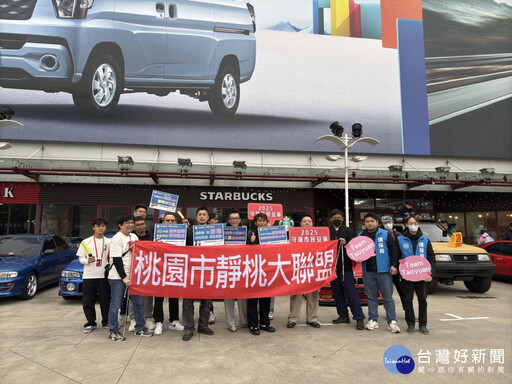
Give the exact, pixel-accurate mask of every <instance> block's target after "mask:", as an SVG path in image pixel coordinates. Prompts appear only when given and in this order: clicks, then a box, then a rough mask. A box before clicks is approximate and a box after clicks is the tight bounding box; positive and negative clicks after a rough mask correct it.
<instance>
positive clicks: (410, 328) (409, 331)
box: [407, 325, 414, 333]
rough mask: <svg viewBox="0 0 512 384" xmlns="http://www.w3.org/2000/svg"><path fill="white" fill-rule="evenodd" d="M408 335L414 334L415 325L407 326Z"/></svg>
mask: <svg viewBox="0 0 512 384" xmlns="http://www.w3.org/2000/svg"><path fill="white" fill-rule="evenodd" d="M407 333H414V325H408V326H407Z"/></svg>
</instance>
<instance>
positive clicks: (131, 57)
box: [114, 0, 167, 85]
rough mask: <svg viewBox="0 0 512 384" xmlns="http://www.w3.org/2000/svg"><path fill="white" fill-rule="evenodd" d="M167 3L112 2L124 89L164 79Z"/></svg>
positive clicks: (147, 1)
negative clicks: (156, 79)
mask: <svg viewBox="0 0 512 384" xmlns="http://www.w3.org/2000/svg"><path fill="white" fill-rule="evenodd" d="M165 3H166V0H161V1H159V0H156V1H154V0H122V1H116V2H115V4H116V5H115V13H114V24H115V27H116V42H117V43H118V44H119V46H120V47H121V50H122V52H123V57H124V63H125V79H126V82H127V85H130V84H133V82H134V81H135V80H138V81H139V82H144V80H146V82H147V81H150V80H151V79H152V78H153V79H154V78H163V74H164V65H163V63H164V62H165V56H166V52H165V45H166V30H165V25H166V19H167V18H166V11H165Z"/></svg>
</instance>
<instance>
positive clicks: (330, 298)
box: [318, 264, 382, 305]
mask: <svg viewBox="0 0 512 384" xmlns="http://www.w3.org/2000/svg"><path fill="white" fill-rule="evenodd" d="M354 278H355V279H356V292H357V296H358V297H359V301H360V302H361V304H362V305H367V304H368V296H366V294H365V293H364V284H363V267H362V266H361V264H356V265H355V266H354ZM345 300H346V301H347V305H348V298H347V296H345ZM381 301H382V297H381V296H380V292H379V303H380V302H381ZM318 302H319V303H320V305H336V303H335V302H334V295H333V293H332V288H331V284H330V283H329V284H326V285H324V286H323V287H322V288H320V294H319V295H318Z"/></svg>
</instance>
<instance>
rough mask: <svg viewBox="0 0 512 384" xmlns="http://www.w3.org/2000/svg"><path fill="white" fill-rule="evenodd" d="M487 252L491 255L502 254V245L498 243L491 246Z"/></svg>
mask: <svg viewBox="0 0 512 384" xmlns="http://www.w3.org/2000/svg"><path fill="white" fill-rule="evenodd" d="M485 250H486V251H487V252H489V253H500V252H501V243H496V244H492V245H489V246H488V247H487V248H485Z"/></svg>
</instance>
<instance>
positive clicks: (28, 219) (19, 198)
mask: <svg viewBox="0 0 512 384" xmlns="http://www.w3.org/2000/svg"><path fill="white" fill-rule="evenodd" d="M38 202H39V184H38V183H0V234H1V235H8V234H13V233H34V231H35V229H36V228H35V227H36V221H37V216H38V209H37V208H38Z"/></svg>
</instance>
